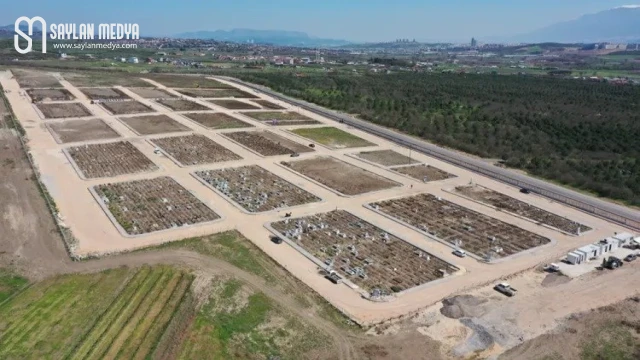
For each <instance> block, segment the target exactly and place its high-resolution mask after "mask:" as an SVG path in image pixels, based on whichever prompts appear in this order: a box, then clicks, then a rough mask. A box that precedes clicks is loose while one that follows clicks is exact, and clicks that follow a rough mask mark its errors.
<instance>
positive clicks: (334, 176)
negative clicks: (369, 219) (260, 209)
mask: <svg viewBox="0 0 640 360" xmlns="http://www.w3.org/2000/svg"><path fill="white" fill-rule="evenodd" d="M281 164H282V165H284V166H286V167H288V168H290V169H292V170H294V171H296V172H298V173H300V174H302V175H305V176H307V177H309V178H311V179H313V180H315V181H317V182H319V183H321V184H323V185H325V186H327V187H329V188H331V189H333V190H335V191H337V192H339V193H341V194H344V195H360V194H364V193H368V192H371V191H378V190H384V189H389V188H392V187H396V186H400V185H401V184H399V183H397V182H395V181H392V180H389V179H387V178H385V177H382V176H380V175H378V174H375V173H372V172H370V171H367V170H365V169H362V168H359V167H357V166H355V165H351V164H349V163H346V162H344V161H342V160H338V159H336V158H333V157H316V158H312V159H306V160H299V161H291V162H286V161H283V162H281Z"/></svg>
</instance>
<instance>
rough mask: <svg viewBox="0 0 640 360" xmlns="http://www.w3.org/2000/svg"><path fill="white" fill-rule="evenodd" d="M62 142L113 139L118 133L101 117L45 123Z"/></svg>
mask: <svg viewBox="0 0 640 360" xmlns="http://www.w3.org/2000/svg"><path fill="white" fill-rule="evenodd" d="M46 125H47V127H49V129H51V131H52V132H53V133H54V134H55V135H54V136H56V137H57V139H58V140H59V141H60V142H62V143H68V142H76V141H89V140H98V139H115V138H118V137H120V135H119V134H118V133H117V132H116V131H115V130H113V129H112V128H111V127H110V126H109V125H107V124H106V123H105V122H104V121H103V120H101V119H89V120H68V121H62V122H51V123H48V124H46Z"/></svg>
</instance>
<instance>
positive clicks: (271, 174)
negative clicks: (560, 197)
mask: <svg viewBox="0 0 640 360" xmlns="http://www.w3.org/2000/svg"><path fill="white" fill-rule="evenodd" d="M111 76H112V75H104V76H103V75H102V74H100V75H99V76H97V75H96V76H93V77H92V76H87V75H77V74H71V73H69V74H67V73H62V74H61V73H53V72H51V73H50V72H38V73H36V72H29V71H22V70H19V71H16V73H15V74H14V73H13V71H1V72H0V83H1V85H2V87H3V89H4V91H5V94H4V95H5V96H6V97H7V99H8V102H9V104H10V105H11V108H12V111H13V113H14V114H15V118H16V119H17V121H18V123H19V124H20V125H21V127H22V128H23V130H24V137H23V138H24V141H25V144H26V146H27V147H28V151H29V154H30V157H29V159H30V160H31V161H33V166H34V168H35V169H36V170H37V178H38V179H39V181H41V183H42V185H43V188H44V189H46V194H47V195H46V196H47V199H50V200H51V202H52V204H53V205H52V206H51V209H53V210H52V212H53V215H54V216H53V217H52V219H54V221H55V225H56V226H57V227H59V228H60V229H62V230H63V231H62V233H63V234H65V235H64V240H65V244H66V248H67V249H68V251H69V254H70V255H71V256H72V257H73V258H74V259H85V258H95V257H102V256H105V255H107V254H108V255H112V257H111V259H118V256H125V255H118V254H119V253H128V252H132V251H134V250H138V249H144V248H147V247H152V246H158V245H162V244H166V245H170V244H174V243H178V242H180V241H181V240H183V239H188V238H194V237H199V236H211V235H212V234H219V233H222V232H225V231H231V230H237V231H238V232H239V233H240V234H242V236H244V237H246V239H247V242H250V243H251V245H252V246H254V247H255V248H256V249H257V251H260V252H262V253H264V254H265V257H266V258H268V259H269V261H270V262H264V264H266V265H264V264H262V265H264V266H267V267H269V266H271V267H274V268H275V267H278V269H281V270H282V271H284V272H286V273H287V274H290V275H291V276H292V277H295V279H294V280H295V282H297V284H299V283H300V282H302V283H304V284H306V286H308V287H309V288H310V289H311V290H313V292H314V293H317V294H319V295H320V296H322V298H323V299H324V300H326V301H328V302H329V303H330V304H331V305H332V306H333V307H335V309H338V311H340V312H341V313H342V314H344V316H346V317H348V318H349V319H350V320H349V321H351V322H353V323H355V324H358V325H360V326H363V327H376V326H378V327H377V329H381V330H380V331H381V332H382V333H384V331H387V330H385V329H392V328H393V326H394V325H393V324H396V323H397V322H399V321H415V322H416V323H417V322H421V323H420V324H421V326H422V324H428V325H424V327H425V329H424V331H425V332H428V333H429V334H430V336H433V337H434V338H436V339H438V340H440V338H438V336H440V337H442V341H443V342H445V343H446V341H447V336H452V339H453V338H455V339H459V341H462V342H464V343H465V344H468V343H471V340H469V339H471V338H472V337H473V336H474V334H477V333H478V332H479V331H480V330H478V329H481V327H479V325H478V326H475V325H474V326H475V327H473V329H476V330H477V331H476V330H465V331H466V332H465V331H462V330H459V329H460V328H459V327H456V326H457V325H456V326H454V325H451V322H450V321H453V319H451V318H447V319H444V318H443V317H442V316H441V314H440V313H439V309H440V308H441V307H442V304H441V301H442V300H443V299H445V298H447V297H449V296H450V295H451V294H463V293H468V292H473V293H474V294H475V293H476V292H477V293H478V294H480V295H477V296H483V299H485V298H486V299H488V300H487V301H486V302H485V303H482V304H481V305H474V306H482V307H483V309H484V310H486V312H483V314H484V315H482V314H478V315H477V317H478V319H480V317H482V316H485V317H484V318H483V319H486V321H487V324H490V325H491V326H489V325H487V326H486V329H489V330H487V331H497V330H495V329H497V328H498V327H499V326H497V325H495V324H497V323H499V322H497V320H496V321H495V322H494V320H493V318H486V317H488V316H489V315H491V314H494V315H495V314H497V313H498V312H499V311H498V310H499V309H500V308H502V307H504V308H508V309H510V311H513V312H516V313H522V314H523V315H522V316H523V318H522V319H524V318H526V319H528V320H527V321H529V322H524V320H522V319H519V320H517V321H516V322H517V323H518V329H530V330H527V331H526V332H523V331H516V330H514V331H513V333H514V334H524V335H522V336H524V338H525V339H529V338H531V336H537V335H539V334H541V333H542V332H543V327H542V320H538V319H537V318H536V311H538V310H539V309H538V310H535V309H528V308H527V307H526V306H525V305H526V304H521V303H520V302H519V301H520V300H519V299H518V296H521V295H520V294H525V295H526V294H531V295H526V296H532V297H534V296H535V295H538V294H542V295H540V298H544V299H547V300H545V301H546V304H547V305H548V306H555V305H554V304H556V303H558V302H560V301H559V299H557V297H558V296H559V295H558V296H556V295H554V294H555V293H552V292H550V291H549V290H545V289H544V288H543V287H541V285H540V284H539V282H538V283H535V284H534V281H533V280H530V279H536V281H537V279H539V278H541V276H539V275H537V274H538V273H537V272H536V273H534V271H537V270H536V269H538V268H539V267H540V266H541V264H543V263H547V262H551V261H555V260H557V259H559V258H561V257H562V256H564V255H565V254H567V253H570V252H572V251H574V250H575V249H581V248H583V247H585V246H587V245H590V244H595V243H597V242H599V241H601V240H602V239H606V238H608V237H611V236H613V235H614V234H615V233H624V232H628V233H634V229H632V228H627V227H625V226H623V225H621V224H620V223H616V222H613V221H610V220H606V219H605V218H604V217H602V216H595V215H593V214H591V213H587V212H585V211H582V210H579V209H578V208H576V207H572V206H568V205H565V204H563V203H561V202H559V201H555V200H551V199H549V198H547V197H544V196H541V195H538V194H535V193H526V192H522V191H521V190H522V189H521V188H520V187H515V186H511V185H508V184H507V183H505V182H501V181H498V180H496V179H494V178H492V177H489V176H486V175H481V174H479V173H478V172H474V171H470V170H469V169H467V168H464V167H459V166H456V165H454V164H453V163H451V162H448V161H444V160H442V159H441V158H439V157H437V156H430V155H426V154H425V153H424V152H420V151H416V150H415V148H411V147H406V146H404V145H399V144H398V143H396V142H392V141H390V140H389V139H387V138H385V137H380V136H377V135H373V134H372V133H371V132H367V131H364V130H362V129H359V128H356V127H354V126H350V125H349V124H345V123H341V122H339V121H336V120H335V119H334V118H330V117H325V116H322V115H320V114H318V113H316V112H312V111H309V110H307V109H304V108H300V107H297V106H294V105H292V104H291V103H289V102H286V101H283V100H282V99H280V98H278V97H276V96H272V95H268V94H267V93H265V92H260V91H257V90H255V89H253V88H251V87H248V86H245V85H241V84H238V83H236V82H233V81H230V80H229V79H227V78H222V77H216V78H211V77H206V76H197V77H196V76H188V77H187V76H185V77H181V76H175V75H159V74H128V75H127V76H124V77H116V76H113V78H111ZM42 89H47V91H44V90H42ZM54 90H55V91H54ZM34 99H38V100H37V101H36V103H35V104H34V103H33V100H34ZM239 99H243V100H239ZM244 99H246V100H244ZM51 101H56V102H55V103H52V102H51ZM58 101H62V102H58ZM239 102H241V103H242V104H240V105H238V103H239ZM245 104H247V106H255V107H256V108H257V109H256V110H244V109H241V108H238V106H245ZM265 109H269V111H265ZM127 114H129V115H130V116H128V115H127ZM56 119H57V120H56ZM274 125H285V127H282V126H274ZM242 128H249V129H242ZM334 129H336V130H338V131H336V130H334ZM22 178H24V176H23V177H22ZM274 238H276V239H277V238H280V239H282V240H284V241H274ZM456 250H459V252H458V254H459V253H460V252H464V253H466V254H467V255H469V256H463V257H460V256H459V255H458V256H457V255H456V254H454V252H456ZM234 251H235V250H234ZM178 255H180V254H178ZM522 255H526V256H522ZM132 256H133V255H132ZM181 256H184V253H182V255H181ZM193 258H194V257H192V256H184V257H182V258H181V259H185V260H184V262H185V263H188V262H189V261H192V260H193ZM636 263H637V262H636ZM225 266H230V265H228V264H227V265H225ZM567 266H569V265H567ZM280 267H281V268H280ZM636 267H637V264H631V265H629V266H627V265H625V266H624V269H623V270H621V273H622V271H624V273H626V272H631V271H632V270H634V269H636ZM616 271H618V270H616ZM532 274H535V275H532ZM325 276H326V277H325ZM332 276H333V277H332ZM246 278H247V279H249V278H250V277H249V276H248V275H246ZM610 278H611V277H610V276H609V275H602V276H601V277H599V278H598V277H595V276H594V277H593V278H591V277H584V278H583V279H586V280H579V281H576V280H572V282H571V283H569V284H568V286H567V288H566V289H567V290H566V291H565V290H563V291H560V292H558V294H563V295H562V296H563V297H565V298H566V297H569V296H571V295H570V294H572V293H573V292H572V291H583V290H584V289H588V291H589V292H590V293H593V294H594V295H593V296H596V295H597V294H596V291H595V290H593V291H592V290H589V289H591V288H590V287H589V286H588V285H585V284H589V283H588V282H587V281H596V282H598V281H602V283H599V284H601V285H602V286H609V285H607V284H608V280H607V281H606V284H605V282H604V281H605V280H606V279H610ZM504 279H514V280H513V281H511V280H510V281H511V282H512V283H515V286H517V288H518V290H519V292H518V293H519V295H517V296H516V297H515V298H513V299H511V298H509V299H506V297H505V298H504V299H503V298H502V297H497V295H496V294H494V291H492V290H490V289H491V288H489V290H487V289H486V287H487V286H488V285H487V284H492V286H493V284H494V283H498V282H500V281H503V280H504ZM598 279H601V280H598ZM602 279H604V280H602ZM631 280H632V277H629V278H625V279H623V280H621V281H627V282H630V281H631ZM548 281H551V280H548ZM583 281H584V282H583ZM253 283H254V284H257V285H258V286H261V289H264V290H265V291H270V290H269V284H270V283H269V284H267V283H265V282H259V281H254V282H253ZM275 283H277V281H276V282H275ZM265 284H267V285H265ZM561 286H563V285H558V288H554V289H564V288H561ZM630 287H632V286H630ZM569 290H571V291H569ZM545 291H548V292H545ZM584 291H587V290H584ZM629 291H631V290H629V289H624V288H622V289H618V288H617V287H616V288H615V289H613V290H612V291H611V292H607V293H611V294H614V295H615V296H612V297H611V299H618V300H622V299H623V298H621V297H622V295H624V294H626V293H627V292H629ZM483 294H484V295H483ZM486 294H489V295H486ZM363 295H366V296H363ZM485 295H486V296H485ZM492 296H493V297H492ZM602 296H604V295H602ZM496 299H498V300H496ZM564 300H566V299H564ZM564 300H563V301H564ZM292 303H295V301H292ZM597 303H598V304H605V303H606V302H605V301H604V300H602V301H599V302H597ZM449 304H450V305H446V306H449V307H451V306H454V305H455V306H458V305H459V306H460V307H464V306H467V305H465V304H466V303H464V302H463V301H461V300H458V301H457V302H456V301H453V300H451V301H449ZM451 304H453V305H451ZM478 304H479V303H478ZM505 304H506V305H507V306H505ZM565 304H566V301H565ZM579 305H580V304H579V302H577V301H576V303H575V304H574V303H573V302H572V303H571V304H566V306H564V305H563V307H561V308H560V309H559V310H558V312H557V314H565V313H567V311H569V307H571V309H573V308H575V309H576V310H588V309H587V308H585V307H580V306H579ZM540 306H543V304H541V305H540ZM558 306H559V305H558ZM434 307H436V308H437V309H436V310H434V309H435V308H434ZM534 308H537V307H534ZM484 310H483V311H484ZM304 311H306V310H300V312H301V313H305V312H304ZM453 311H454V310H447V311H446V312H448V313H449V312H451V313H452V312H453ZM455 311H458V310H455ZM538 313H539V311H538ZM469 314H471V315H470V316H471V317H473V316H474V315H473V313H472V312H469ZM494 315H491V316H494ZM552 315H553V314H552ZM552 315H549V316H552ZM496 316H497V315H496ZM553 316H556V315H553ZM558 316H559V315H558ZM563 316H564V315H563ZM434 319H435V320H434ZM474 319H475V318H474ZM496 319H497V317H496ZM500 319H501V321H503V320H504V319H503V318H500ZM455 321H458V320H455ZM553 321H555V318H553ZM503 322H504V321H503ZM530 323H532V324H534V325H531V327H527V326H529V324H530ZM494 325H495V326H494ZM515 326H516V325H514V327H515ZM452 329H454V330H455V331H457V332H455V333H453V332H454V330H452ZM465 329H471V328H470V327H467V328H465ZM482 329H485V327H482ZM492 329H493V330H492ZM531 329H533V330H531ZM389 331H391V330H389ZM504 336H505V338H506V337H508V334H507V335H504ZM509 336H510V335H509ZM514 336H515V335H514ZM512 337H513V336H512ZM512 337H509V342H508V345H509V346H515V344H517V343H518V341H517V338H516V340H513V339H512ZM496 338H497V335H496ZM339 340H340V339H339ZM512 340H513V341H512ZM505 344H507V342H505ZM454 345H455V344H454ZM454 345H452V346H454ZM505 346H507V345H505ZM465 349H466V350H465ZM469 349H471V350H469ZM474 349H477V347H473V346H470V345H469V347H466V348H464V349H463V350H465V351H466V352H465V351H462V350H461V351H462V352H461V353H465V354H468V353H473V351H475V350H474ZM467 350H468V351H467ZM345 358H349V357H348V356H346V357H345Z"/></svg>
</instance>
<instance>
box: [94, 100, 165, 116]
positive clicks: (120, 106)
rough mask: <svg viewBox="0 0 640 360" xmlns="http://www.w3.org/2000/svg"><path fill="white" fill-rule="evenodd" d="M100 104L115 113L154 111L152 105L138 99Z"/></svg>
mask: <svg viewBox="0 0 640 360" xmlns="http://www.w3.org/2000/svg"><path fill="white" fill-rule="evenodd" d="M100 104H101V105H102V106H104V108H105V109H107V110H109V111H110V112H111V113H112V114H114V115H123V114H139V113H150V112H154V111H153V110H152V109H151V108H150V107H148V106H147V105H144V104H143V103H141V102H138V101H108V102H101V103H100Z"/></svg>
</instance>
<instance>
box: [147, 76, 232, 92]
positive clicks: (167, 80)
mask: <svg viewBox="0 0 640 360" xmlns="http://www.w3.org/2000/svg"><path fill="white" fill-rule="evenodd" d="M145 77H146V78H147V79H150V80H153V81H155V82H158V83H160V84H162V85H164V86H166V87H169V88H185V87H187V88H188V87H193V88H203V89H231V88H233V87H232V86H231V85H227V84H224V83H221V82H219V81H216V80H212V79H207V78H205V77H203V76H184V75H168V74H147V75H145Z"/></svg>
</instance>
